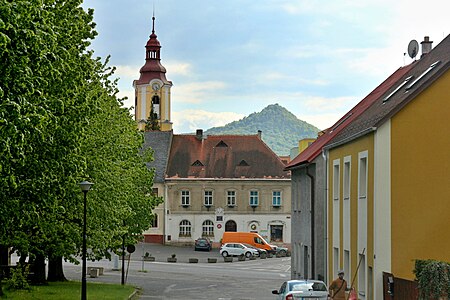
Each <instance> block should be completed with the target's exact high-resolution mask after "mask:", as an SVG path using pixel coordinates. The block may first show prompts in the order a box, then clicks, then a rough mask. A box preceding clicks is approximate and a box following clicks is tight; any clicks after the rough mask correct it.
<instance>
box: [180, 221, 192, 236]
mask: <svg viewBox="0 0 450 300" xmlns="http://www.w3.org/2000/svg"><path fill="white" fill-rule="evenodd" d="M180 236H191V222H189V221H188V220H183V221H181V222H180Z"/></svg>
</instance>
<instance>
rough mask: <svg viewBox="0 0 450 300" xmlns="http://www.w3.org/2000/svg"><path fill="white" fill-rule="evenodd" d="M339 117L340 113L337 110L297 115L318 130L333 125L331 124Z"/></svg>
mask: <svg viewBox="0 0 450 300" xmlns="http://www.w3.org/2000/svg"><path fill="white" fill-rule="evenodd" d="M341 117H342V114H341V113H339V112H336V113H328V114H320V115H305V114H302V115H297V118H298V119H300V120H302V121H305V122H307V123H309V124H311V125H314V126H316V127H317V128H319V129H320V130H324V129H326V128H329V127H331V126H333V124H334V123H336V122H337V121H338V120H339V119H340V118H341Z"/></svg>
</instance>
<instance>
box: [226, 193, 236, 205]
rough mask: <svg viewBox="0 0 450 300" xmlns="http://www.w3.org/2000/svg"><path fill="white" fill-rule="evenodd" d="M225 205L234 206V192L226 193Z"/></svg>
mask: <svg viewBox="0 0 450 300" xmlns="http://www.w3.org/2000/svg"><path fill="white" fill-rule="evenodd" d="M227 205H228V206H236V191H227Z"/></svg>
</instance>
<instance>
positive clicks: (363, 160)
mask: <svg viewBox="0 0 450 300" xmlns="http://www.w3.org/2000/svg"><path fill="white" fill-rule="evenodd" d="M358 186H359V188H358V196H359V199H365V198H366V195H367V157H360V158H359V185H358Z"/></svg>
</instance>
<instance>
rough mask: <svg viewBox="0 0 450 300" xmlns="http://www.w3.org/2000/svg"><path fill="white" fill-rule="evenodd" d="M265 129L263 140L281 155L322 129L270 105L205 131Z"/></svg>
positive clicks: (239, 132) (228, 131)
mask: <svg viewBox="0 0 450 300" xmlns="http://www.w3.org/2000/svg"><path fill="white" fill-rule="evenodd" d="M258 130H261V131H262V140H263V141H264V142H265V143H266V144H267V145H268V146H269V147H270V148H271V149H272V150H273V151H274V152H275V153H276V154H278V155H289V153H290V150H291V149H292V148H293V147H297V146H298V141H299V140H301V139H304V138H316V137H317V133H318V132H319V129H318V128H317V127H315V126H313V125H311V124H309V123H306V122H305V121H302V120H299V119H298V118H297V117H296V116H295V115H294V114H292V113H291V112H290V111H288V110H287V109H286V108H284V107H282V106H280V105H278V104H271V105H269V106H267V107H266V108H264V109H263V110H262V111H261V112H258V113H252V114H250V115H249V116H247V117H244V118H243V119H242V120H239V121H234V122H231V123H228V124H227V125H225V126H221V127H213V128H210V129H208V130H206V132H205V134H207V135H221V134H242V135H245V134H256V133H257V132H258Z"/></svg>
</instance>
